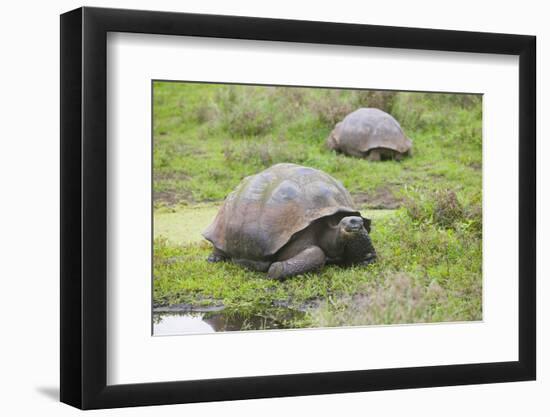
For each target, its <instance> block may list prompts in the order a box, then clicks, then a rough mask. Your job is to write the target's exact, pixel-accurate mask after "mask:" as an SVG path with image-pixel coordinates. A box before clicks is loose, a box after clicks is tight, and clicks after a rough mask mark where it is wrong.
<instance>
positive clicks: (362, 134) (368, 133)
mask: <svg viewBox="0 0 550 417" xmlns="http://www.w3.org/2000/svg"><path fill="white" fill-rule="evenodd" d="M327 144H328V146H329V147H330V148H332V149H335V150H338V151H341V152H343V153H346V154H348V155H354V156H360V155H361V156H364V155H366V154H367V153H368V152H369V151H370V150H372V149H376V148H383V149H390V150H393V151H395V152H398V153H401V154H405V153H407V152H409V151H410V149H411V147H412V141H411V140H410V139H409V138H407V137H406V136H405V134H404V133H403V130H402V129H401V126H400V125H399V123H398V122H397V120H395V119H394V118H393V117H392V116H391V115H389V114H388V113H386V112H383V111H382V110H379V109H375V108H360V109H358V110H355V111H354V112H352V113H350V114H348V115H347V116H346V117H345V118H344V119H343V120H342V121H341V122H340V123H338V124H336V126H335V128H334V130H333V131H332V133H331V134H330V136H329V138H328V141H327Z"/></svg>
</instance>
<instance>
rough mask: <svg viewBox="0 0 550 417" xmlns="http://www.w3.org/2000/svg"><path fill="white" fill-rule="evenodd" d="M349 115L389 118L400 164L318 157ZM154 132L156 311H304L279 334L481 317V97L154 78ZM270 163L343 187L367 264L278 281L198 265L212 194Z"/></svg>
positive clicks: (219, 195)
mask: <svg viewBox="0 0 550 417" xmlns="http://www.w3.org/2000/svg"><path fill="white" fill-rule="evenodd" d="M361 106H372V107H378V108H382V109H383V110H386V111H389V112H391V114H392V115H394V117H396V119H397V120H398V121H399V122H400V123H401V125H402V127H403V129H404V131H405V133H406V134H407V136H409V137H410V138H411V139H412V140H413V143H414V144H413V157H411V158H407V159H405V160H404V161H402V162H399V163H398V162H392V161H388V162H378V163H376V162H370V161H366V160H362V159H356V158H350V157H346V156H343V155H338V154H335V153H333V152H330V151H328V150H327V149H326V148H325V146H324V142H325V139H326V137H327V136H328V134H329V133H330V131H331V129H332V127H333V126H334V123H336V122H337V121H339V120H341V118H342V117H343V116H344V115H345V114H347V113H349V112H350V111H353V110H354V109H356V108H358V107H361ZM153 134H154V205H155V216H154V221H155V226H154V227H155V247H154V303H155V304H157V305H161V304H162V305H168V304H175V303H188V304H192V305H205V304H206V305H208V304H219V303H223V304H224V305H225V306H226V308H227V309H228V311H236V312H239V314H245V313H246V314H260V315H265V314H267V313H266V312H270V314H272V313H273V310H274V307H275V306H277V305H284V306H285V307H290V308H296V309H301V310H305V311H306V314H305V316H304V317H300V319H296V320H293V321H291V322H289V323H287V325H288V326H289V327H309V326H341V325H357V324H388V323H403V322H407V323H408V322H434V321H448V320H461V321H462V320H479V319H481V317H482V311H481V304H482V303H481V285H482V277H481V260H482V253H481V243H482V240H481V180H482V178H481V163H482V155H481V98H480V96H472V95H450V94H427V93H382V92H369V91H345V90H329V89H305V88H275V87H251V86H229V85H211V84H193V83H172V82H156V83H155V85H154V126H153ZM278 162H294V163H299V164H302V165H307V166H311V167H314V168H318V169H321V170H323V171H325V172H327V173H329V174H331V175H333V176H334V177H335V178H337V179H339V180H340V181H342V183H343V184H344V186H345V187H346V188H347V189H348V190H349V191H350V192H351V193H352V196H353V197H354V199H355V200H356V203H358V206H359V207H360V208H361V209H362V212H363V214H364V215H365V213H366V215H367V216H370V217H372V218H373V231H372V239H373V243H374V245H375V247H376V249H377V251H378V253H379V255H380V259H379V261H378V262H377V263H376V264H375V265H372V266H369V267H367V268H348V269H343V268H339V267H335V266H331V267H327V268H325V269H324V270H323V271H322V272H321V273H319V274H307V275H305V276H300V277H296V278H293V279H290V280H287V281H285V282H282V283H280V282H273V281H269V280H266V279H265V276H264V275H263V274H258V273H254V272H250V271H247V270H244V269H242V268H241V267H239V266H236V265H232V264H229V263H223V264H209V263H207V262H205V258H206V256H207V255H208V252H209V250H210V247H209V244H208V243H207V242H204V241H202V240H201V237H200V232H201V231H202V230H203V228H204V226H205V225H207V224H208V223H209V221H210V220H211V219H212V218H213V216H214V215H215V213H216V210H217V207H219V205H220V204H221V203H222V201H223V199H224V198H225V196H226V195H227V194H228V193H229V192H231V191H232V190H233V189H234V188H235V186H236V185H237V184H238V183H239V182H240V180H241V179H242V178H243V177H245V176H247V175H251V174H255V173H257V172H259V171H261V170H263V169H265V168H267V167H269V166H271V165H273V164H275V163H278ZM396 207H397V208H398V209H397V210H393V211H388V210H383V211H380V212H378V211H373V210H369V211H368V212H366V211H364V210H363V209H373V208H396ZM399 207H400V208H399ZM306 307H307V308H306ZM273 314H275V313H273Z"/></svg>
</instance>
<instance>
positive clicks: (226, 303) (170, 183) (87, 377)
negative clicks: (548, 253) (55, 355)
mask: <svg viewBox="0 0 550 417" xmlns="http://www.w3.org/2000/svg"><path fill="white" fill-rule="evenodd" d="M535 98H536V97H535V37H533V36H525V35H509V34H493V33H475V32H459V31H446V30H431V29H416V28H402V27H387V26H371V25H356V24H341V23H327V22H312V21H293V20H277V19H265V18H252V17H237V16H215V15H198V14H185V13H169V12H152V11H136V10H119V9H101V8H88V7H84V8H80V9H77V10H74V11H71V12H68V13H65V14H63V15H62V16H61V311H60V315H61V401H63V402H65V403H67V404H70V405H73V406H75V407H79V408H82V409H93V408H111V407H124V406H139V405H155V404H173V403H188V402H200V401H219V400H233V399H247V398H264V397H277V396H297V395H313V394H326V393H342V392H354V391H355V392H356V391H371V390H387V389H400V388H418V387H434V386H445V385H462V384H480V383H495V382H506V381H523V380H533V379H535V375H536V351H535V345H536V343H535V342H536V332H535V328H536V317H535V299H536V297H535V288H536V282H535V279H536V275H535V247H536V233H535V232H536V224H535V219H536V204H535V202H536V195H535V171H536V167H535V161H536V158H535V152H536V149H535V103H536V99H535Z"/></svg>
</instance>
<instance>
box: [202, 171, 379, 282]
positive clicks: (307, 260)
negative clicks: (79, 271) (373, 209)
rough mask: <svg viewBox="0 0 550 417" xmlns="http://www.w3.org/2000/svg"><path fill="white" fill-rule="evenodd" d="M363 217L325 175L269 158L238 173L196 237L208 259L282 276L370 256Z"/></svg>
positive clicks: (367, 225)
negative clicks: (261, 167)
mask: <svg viewBox="0 0 550 417" xmlns="http://www.w3.org/2000/svg"><path fill="white" fill-rule="evenodd" d="M370 223H371V221H370V220H369V219H366V218H363V217H361V214H360V213H359V211H357V210H356V209H355V208H354V206H353V203H352V200H351V196H350V194H349V192H348V191H347V190H346V189H345V188H344V187H343V186H342V184H341V183H340V182H339V181H337V180H335V179H334V178H332V177H331V176H330V175H328V174H326V173H324V172H322V171H319V170H316V169H313V168H307V167H303V166H300V165H295V164H277V165H274V166H272V167H271V168H268V169H266V170H265V171H262V172H260V173H259V174H256V175H252V176H249V177H246V178H245V179H243V180H242V181H241V183H240V184H239V185H238V186H237V188H236V189H235V191H233V192H232V193H231V194H229V196H228V197H227V198H226V200H225V202H224V204H223V206H222V207H221V208H220V210H219V211H218V214H217V215H216V218H215V219H214V221H213V222H212V224H211V225H210V226H209V227H208V228H207V229H206V230H205V231H204V232H203V236H204V237H205V238H206V239H207V240H209V241H210V242H211V243H212V244H213V245H214V249H213V251H212V253H211V254H210V256H209V257H208V261H209V262H220V261H226V260H231V261H233V262H235V263H237V264H240V265H243V266H245V267H247V268H249V269H252V270H255V271H260V272H266V271H267V276H268V277H269V278H273V279H284V278H287V277H290V276H293V275H299V274H303V273H306V272H310V271H314V270H319V269H321V268H322V267H323V266H324V265H325V263H337V264H342V265H353V264H368V263H371V262H373V261H374V260H375V258H376V252H375V250H374V247H373V246H372V243H371V240H370V237H369V232H370Z"/></svg>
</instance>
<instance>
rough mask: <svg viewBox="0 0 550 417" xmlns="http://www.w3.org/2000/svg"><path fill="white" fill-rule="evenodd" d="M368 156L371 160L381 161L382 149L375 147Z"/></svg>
mask: <svg viewBox="0 0 550 417" xmlns="http://www.w3.org/2000/svg"><path fill="white" fill-rule="evenodd" d="M368 158H369V161H381V160H382V155H380V151H379V150H378V149H373V150H372V151H370V152H369V155H368Z"/></svg>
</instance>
